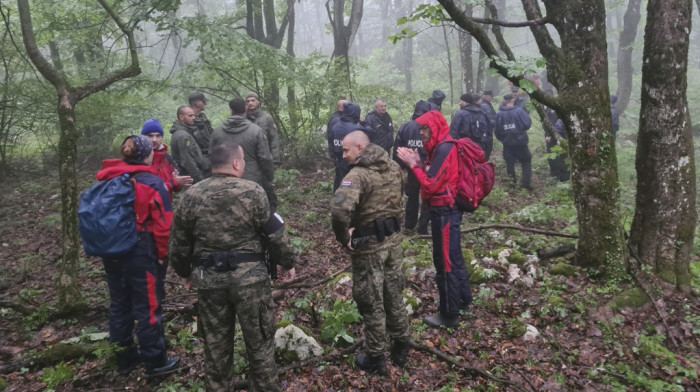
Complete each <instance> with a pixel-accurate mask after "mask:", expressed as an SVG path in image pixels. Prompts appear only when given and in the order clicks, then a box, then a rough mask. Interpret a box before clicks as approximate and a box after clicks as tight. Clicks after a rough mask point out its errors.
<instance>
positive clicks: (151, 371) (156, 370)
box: [146, 355, 180, 376]
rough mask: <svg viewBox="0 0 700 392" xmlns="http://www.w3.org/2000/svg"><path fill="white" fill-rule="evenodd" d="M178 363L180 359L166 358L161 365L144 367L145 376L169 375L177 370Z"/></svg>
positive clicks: (176, 357)
mask: <svg viewBox="0 0 700 392" xmlns="http://www.w3.org/2000/svg"><path fill="white" fill-rule="evenodd" d="M178 363H180V357H178V356H176V355H175V356H172V357H171V356H168V357H167V358H165V361H163V362H162V363H161V364H159V365H156V366H152V365H151V366H146V374H147V375H149V376H157V375H160V374H164V373H169V372H171V371H173V370H175V369H177V364H178Z"/></svg>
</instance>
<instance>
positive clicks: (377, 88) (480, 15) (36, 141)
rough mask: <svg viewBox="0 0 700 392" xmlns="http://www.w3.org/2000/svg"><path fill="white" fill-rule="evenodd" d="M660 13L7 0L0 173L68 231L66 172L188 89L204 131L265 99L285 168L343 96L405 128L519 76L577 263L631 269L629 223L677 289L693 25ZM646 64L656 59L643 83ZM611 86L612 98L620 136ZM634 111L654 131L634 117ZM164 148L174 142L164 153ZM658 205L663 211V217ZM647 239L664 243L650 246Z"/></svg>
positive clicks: (253, 1) (111, 152) (302, 158)
mask: <svg viewBox="0 0 700 392" xmlns="http://www.w3.org/2000/svg"><path fill="white" fill-rule="evenodd" d="M563 3H566V5H563ZM660 3H661V2H658V1H649V2H648V5H645V2H640V1H638V0H630V1H605V2H604V1H594V2H591V1H588V0H578V1H569V2H559V1H552V0H550V1H542V2H537V1H534V0H522V1H521V2H516V1H505V0H487V1H469V0H467V1H461V2H453V1H443V0H441V1H439V2H426V1H414V0H390V1H363V0H354V1H351V0H347V1H346V0H327V1H323V0H309V1H293V0H288V1H283V0H277V1H272V0H270V1H263V0H246V1H242V0H239V1H235V0H229V1H216V0H199V1H191V0H183V1H181V2H180V1H175V0H154V1H118V2H111V1H107V0H98V1H88V2H79V1H70V0H68V1H64V2H46V3H44V2H32V4H31V5H30V4H29V3H28V2H27V1H26V0H18V1H17V2H16V3H14V2H2V3H0V9H1V10H2V18H3V22H4V23H3V27H2V29H3V30H2V34H1V35H0V45H1V46H0V53H2V71H1V72H0V74H1V75H2V84H1V93H2V97H0V105H1V106H0V107H1V108H2V111H1V113H0V116H1V117H0V179H3V178H6V177H7V176H18V175H21V173H22V172H24V171H26V170H48V171H53V170H56V168H58V167H60V168H61V171H60V176H61V182H62V184H66V186H64V187H62V200H63V203H62V205H63V210H62V213H63V215H64V216H63V218H64V219H63V222H74V221H76V219H75V216H74V215H73V214H74V209H75V205H76V203H77V192H78V189H77V187H76V182H75V178H76V176H77V174H78V172H92V171H94V170H96V168H98V167H99V163H100V161H101V160H102V159H104V158H106V157H114V156H116V147H117V146H118V145H119V144H120V143H121V142H122V140H123V138H124V137H125V136H127V135H129V134H133V133H137V132H138V131H139V130H140V126H141V124H143V122H144V121H145V120H147V119H149V118H156V119H158V120H160V121H161V122H162V123H163V124H169V123H170V121H175V120H176V116H175V111H176V109H177V107H178V106H180V105H184V104H186V103H187V102H186V97H187V95H188V94H189V93H191V92H194V91H200V92H203V93H204V94H206V96H207V98H208V99H209V105H208V107H207V109H206V113H207V116H208V117H209V119H210V120H211V122H212V124H213V125H214V126H217V125H219V124H221V123H222V122H223V121H224V120H225V119H226V118H227V117H228V116H229V110H228V106H227V102H228V101H229V100H230V99H232V98H234V97H245V95H246V94H247V93H248V92H250V91H254V92H257V93H258V94H259V96H260V100H261V102H262V108H263V110H265V111H268V112H269V113H271V114H272V116H273V118H274V120H275V122H276V124H277V126H278V129H279V130H280V137H281V140H282V143H281V147H282V151H283V155H284V158H283V166H288V167H316V168H324V169H328V168H330V167H331V163H330V161H329V160H328V159H327V157H326V155H327V154H326V141H325V126H326V124H327V122H328V120H329V118H330V116H331V115H332V114H333V113H334V111H335V105H336V102H337V101H338V100H339V99H348V100H350V101H353V102H356V103H358V104H359V105H360V106H361V108H362V112H363V115H364V114H366V113H368V112H369V111H371V110H373V109H374V103H375V101H376V100H377V99H379V98H381V99H384V100H386V102H387V103H388V107H389V109H388V110H389V113H390V114H391V116H392V118H393V119H394V122H395V125H396V126H397V128H398V125H400V124H402V123H403V122H405V121H408V120H409V119H410V116H411V114H412V112H413V107H414V105H415V103H416V102H417V101H418V100H420V99H427V98H428V97H429V96H430V94H431V92H432V91H433V90H435V89H440V90H442V91H444V92H445V93H446V94H447V99H446V100H445V102H444V103H443V110H442V112H443V114H444V115H445V116H446V117H447V119H448V121H449V120H450V118H451V116H452V115H453V114H454V113H455V112H456V111H457V110H458V109H459V106H458V101H459V96H460V95H461V94H462V93H464V92H479V93H480V92H482V91H484V90H492V91H493V92H494V97H495V99H494V104H495V106H496V105H497V104H498V103H500V101H501V99H502V96H503V94H505V93H507V92H508V91H509V84H515V85H518V86H520V87H522V88H523V90H525V91H527V92H528V93H530V96H531V102H532V110H531V113H532V116H533V120H535V122H537V125H536V126H535V127H534V128H533V130H531V131H530V134H531V142H530V143H531V145H541V146H543V144H544V136H545V133H547V132H550V133H551V124H548V122H547V121H544V118H541V117H538V115H537V113H538V112H539V113H542V110H543V109H544V108H545V106H543V105H546V106H549V107H551V108H552V109H554V110H555V111H556V112H557V114H558V116H559V117H560V118H562V120H563V121H564V123H565V125H566V126H567V128H568V129H570V132H571V135H572V138H571V139H570V141H569V143H568V149H569V150H568V151H569V155H570V157H571V166H572V173H573V177H572V187H573V189H574V195H575V197H576V206H577V210H578V214H579V235H580V237H581V239H580V241H579V248H578V252H579V254H578V257H577V260H578V262H579V263H580V264H581V265H585V266H589V267H591V268H597V269H600V270H601V273H602V274H603V275H609V276H624V275H626V273H627V272H626V271H627V270H628V267H629V253H628V250H627V249H628V248H627V246H626V243H627V241H626V240H625V238H624V231H626V230H630V229H632V236H631V238H632V242H631V246H632V249H634V250H635V251H636V252H637V253H638V254H639V257H640V258H641V259H642V260H643V261H644V262H645V263H647V264H649V265H651V266H652V267H653V269H654V270H655V271H656V272H658V273H659V274H660V275H661V276H662V277H663V278H664V280H666V281H668V282H669V283H671V284H673V285H674V286H676V287H677V288H680V289H683V288H684V287H686V286H687V284H688V282H687V276H688V262H689V260H690V259H691V257H692V256H693V255H695V257H696V256H697V253H698V249H697V246H696V247H695V250H693V242H694V239H695V237H696V235H695V230H696V229H695V222H694V221H695V220H696V214H697V213H696V208H697V207H696V198H697V195H696V185H695V184H696V172H695V160H694V155H695V153H696V152H695V150H694V148H693V137H692V134H691V127H690V119H691V118H692V117H693V116H694V115H695V114H696V113H698V110H700V106H699V105H698V100H697V98H700V96H698V94H697V93H696V90H697V88H696V87H697V84H698V82H697V80H700V79H699V78H698V77H697V76H699V75H700V39H697V33H696V32H695V31H690V30H689V29H690V25H691V20H690V17H689V16H690V15H692V18H693V19H696V21H697V15H698V14H697V12H696V11H692V9H690V7H689V5H690V2H687V1H685V2H682V1H672V2H664V6H663V7H662V8H661V9H659V13H658V14H656V19H659V20H660V21H661V22H668V21H671V20H680V21H681V22H679V23H685V25H682V26H680V25H678V26H680V27H678V26H676V27H678V29H677V31H675V30H674V32H673V34H671V35H670V36H666V37H660V36H659V35H654V34H655V31H656V32H658V31H662V30H663V28H664V26H666V25H664V26H656V25H654V24H646V22H645V21H646V19H647V18H646V16H647V12H648V10H651V9H654V7H656V6H658V4H660ZM671 3H673V4H671ZM645 7H646V8H645ZM654 10H655V9H654ZM20 11H21V12H20ZM655 11H656V10H655ZM691 12H692V14H691ZM679 15H681V16H679ZM682 15H686V16H687V17H685V18H683V17H682ZM664 18H667V19H664ZM673 18H676V19H673ZM669 23H670V22H669ZM686 26H687V30H684V29H685V28H686ZM666 27H668V26H666ZM645 29H646V35H647V37H649V38H648V39H647V41H645V38H644V37H645ZM655 29H656V30H655ZM684 31H685V32H684ZM652 39H654V40H657V41H651V40H652ZM652 42H653V43H654V44H653V45H652ZM654 45H656V46H654ZM654 50H657V51H661V52H659V53H655V52H654ZM664 50H668V51H669V52H667V53H664V52H663V51H664ZM670 53H673V55H671V54H670ZM643 59H646V60H648V61H649V62H650V63H648V64H649V65H648V67H647V68H644V72H645V74H644V75H643V74H642V71H643V69H642V63H643ZM664 59H665V60H664ZM669 59H673V61H677V62H676V63H670V62H669V61H670V60H669ZM653 61H658V62H659V63H658V64H655V63H653ZM533 75H537V76H538V77H539V81H538V82H537V84H539V88H538V86H537V84H536V83H535V82H533V80H534V78H533ZM652 76H653V77H654V78H657V79H658V80H656V81H655V79H653V78H652ZM645 83H646V84H645ZM664 86H665V87H664ZM642 87H644V88H642ZM664 88H665V90H664ZM548 89H551V90H552V92H553V93H554V95H551V94H550V95H548V94H545V90H548ZM661 90H663V91H664V92H663V93H659V91H661ZM657 93H658V94H657ZM57 94H58V100H57ZM610 94H617V95H618V96H619V99H618V103H617V105H618V112H619V113H620V115H621V124H622V126H621V130H620V132H619V134H618V135H617V139H616V140H614V139H613V137H612V134H611V129H610V111H609V107H610V99H609V96H610ZM659 94H660V95H659ZM686 94H687V99H686ZM659 96H662V97H665V99H658V97H659ZM671 98H674V99H671ZM675 98H678V99H675ZM78 103H80V105H78ZM655 108H658V109H659V110H661V112H654V110H655ZM640 110H641V111H640ZM645 112H646V113H654V117H655V118H656V119H657V120H658V121H655V122H653V121H651V122H650V121H645V120H644V113H645ZM640 113H641V115H640ZM664 113H666V114H668V115H665V114H664ZM669 113H675V114H676V115H672V114H669ZM640 119H641V120H642V121H640ZM540 123H541V125H540ZM640 126H641V127H645V128H643V129H640ZM167 128H168V127H167V125H166V129H167ZM695 136H696V137H697V132H696V133H695ZM169 137H170V135H169V134H168V133H167V131H166V136H165V143H166V144H167V143H168V141H169ZM638 138H639V139H638ZM666 140H672V142H665V141H666ZM638 145H639V146H642V147H644V146H647V147H649V146H651V147H649V148H646V147H645V148H641V147H639V148H638V147H637V146H638ZM653 146H657V147H659V146H662V147H663V148H661V147H659V148H656V149H655V148H652V147H653ZM635 153H637V154H639V153H643V154H644V156H643V157H642V158H640V157H639V156H637V169H638V170H639V169H640V168H641V167H642V166H641V164H642V161H643V162H647V163H649V162H652V163H654V164H652V165H651V166H648V165H647V166H644V169H643V170H644V173H655V175H656V177H652V178H646V177H645V179H644V181H643V182H640V183H641V184H644V186H645V187H646V188H645V189H646V192H645V195H651V197H650V198H648V199H647V198H644V197H642V196H643V195H640V194H639V192H636V188H635V187H637V184H636V178H637V173H636V172H635V171H634V170H633V166H632V162H634V160H635ZM659 157H664V159H658V158H659ZM684 159H685V160H684ZM674 162H675V163H674ZM678 162H686V163H685V164H682V165H679V164H678ZM659 176H660V177H661V178H662V179H663V178H668V181H663V180H662V181H659ZM669 183H671V184H679V186H677V187H670V188H669V186H667V185H668V184H669ZM635 194H636V196H635ZM660 200H661V201H660ZM681 200H686V202H681ZM659 204H661V206H664V205H667V206H670V207H669V208H668V209H664V208H661V210H662V211H663V213H655V212H654V211H659V207H660V206H659ZM662 215H663V216H662ZM628 216H633V217H634V219H633V220H634V224H632V219H627V220H625V219H624V218H625V217H628ZM681 218H683V219H681ZM688 219H691V220H692V223H691V222H688ZM625 222H626V223H627V226H626V227H625V226H623V223H625ZM673 222H675V223H673ZM654 227H656V229H654ZM659 230H664V231H665V232H666V233H673V234H672V235H670V238H669V239H668V241H667V242H665V243H659V242H654V244H653V245H644V244H648V242H649V239H650V238H652V237H654V236H656V235H657V234H658V231H659ZM63 241H64V257H69V258H70V257H77V256H76V255H75V253H74V252H75V248H76V244H77V243H78V241H77V231H76V230H75V228H72V227H67V228H66V227H64V233H63ZM695 242H697V241H695ZM69 250H70V251H69ZM71 255H73V256H71ZM669 271H670V272H669ZM69 275H70V274H69ZM69 281H70V279H69V280H68V281H66V282H68V283H69ZM61 282H64V280H61ZM72 295H73V296H79V294H77V293H75V292H74V293H73V294H72ZM64 300H65V301H66V302H67V303H69V302H71V301H72V300H71V299H70V298H68V297H65V298H64Z"/></svg>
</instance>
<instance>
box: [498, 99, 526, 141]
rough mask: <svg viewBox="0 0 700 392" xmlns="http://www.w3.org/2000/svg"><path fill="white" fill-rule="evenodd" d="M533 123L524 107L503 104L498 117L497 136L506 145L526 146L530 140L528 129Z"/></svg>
mask: <svg viewBox="0 0 700 392" xmlns="http://www.w3.org/2000/svg"><path fill="white" fill-rule="evenodd" d="M531 125H532V120H530V116H529V115H528V114H527V113H526V112H525V111H524V110H523V109H522V108H520V107H518V106H501V111H499V112H498V118H497V119H496V130H495V134H496V138H497V139H498V140H500V142H501V143H503V145H504V146H525V145H527V143H528V141H529V139H528V137H527V130H528V129H530V126H531Z"/></svg>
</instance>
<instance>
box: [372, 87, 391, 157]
mask: <svg viewBox="0 0 700 392" xmlns="http://www.w3.org/2000/svg"><path fill="white" fill-rule="evenodd" d="M386 108H387V105H386V101H385V100H383V99H379V100H377V102H376V103H375V104H374V111H372V112H370V113H369V114H368V115H367V117H366V118H365V125H366V126H367V127H369V128H372V129H373V130H374V132H373V133H372V143H374V144H377V145H379V146H380V147H381V148H383V149H384V150H385V151H386V152H387V153H389V151H391V147H392V146H393V145H394V124H393V123H392V122H391V116H390V115H389V113H387V112H386Z"/></svg>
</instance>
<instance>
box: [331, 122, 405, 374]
mask: <svg viewBox="0 0 700 392" xmlns="http://www.w3.org/2000/svg"><path fill="white" fill-rule="evenodd" d="M343 159H345V160H346V161H347V162H348V163H349V164H350V167H351V169H350V172H349V173H348V174H347V175H346V176H345V178H343V181H342V183H341V185H340V187H339V188H338V190H337V191H336V192H335V195H334V196H333V205H332V208H331V211H332V216H333V231H334V232H335V238H336V239H337V240H338V241H339V242H340V243H341V244H343V246H344V247H347V249H348V250H349V251H350V252H351V257H350V259H351V262H352V276H353V289H352V296H353V298H354V299H355V302H357V308H358V310H359V311H360V314H361V315H362V317H363V320H364V324H365V353H364V354H358V355H357V357H356V363H357V366H358V367H359V368H360V369H362V370H365V371H368V372H371V373H378V374H383V375H384V374H386V373H387V369H386V362H385V359H384V356H385V354H386V352H387V334H388V335H389V336H390V337H391V340H392V343H391V360H392V362H393V363H394V364H395V365H398V366H404V365H405V364H406V360H407V358H408V352H409V344H408V340H409V338H410V335H409V330H408V315H407V314H406V309H405V307H404V304H403V298H402V292H403V289H404V276H403V271H402V269H401V264H402V262H403V249H402V248H401V241H402V240H403V235H402V234H401V225H400V222H399V216H400V215H401V211H402V209H401V197H402V195H403V187H404V185H405V183H406V177H405V174H404V173H403V172H402V171H401V169H400V168H399V165H398V164H397V163H396V162H394V161H392V160H391V158H389V155H387V153H386V151H384V149H383V148H381V147H380V146H378V145H376V144H370V142H369V138H368V137H367V135H366V134H365V133H364V132H362V131H354V132H351V133H350V134H348V135H347V136H346V137H345V138H344V139H343Z"/></svg>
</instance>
